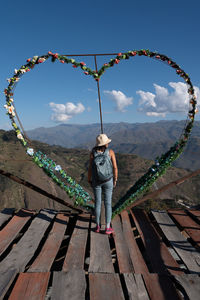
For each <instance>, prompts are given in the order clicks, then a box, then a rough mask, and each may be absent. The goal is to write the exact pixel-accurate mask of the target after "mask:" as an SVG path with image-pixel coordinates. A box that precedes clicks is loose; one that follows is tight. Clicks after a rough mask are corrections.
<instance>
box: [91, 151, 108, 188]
mask: <svg viewBox="0 0 200 300" xmlns="http://www.w3.org/2000/svg"><path fill="white" fill-rule="evenodd" d="M92 153H93V156H94V159H93V162H92V178H93V179H94V180H95V182H96V183H100V182H106V181H108V180H109V179H111V178H112V177H113V165H112V161H111V158H110V155H109V149H106V150H105V151H104V152H97V151H95V150H93V151H92Z"/></svg>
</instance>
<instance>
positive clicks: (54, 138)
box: [27, 120, 200, 171]
mask: <svg viewBox="0 0 200 300" xmlns="http://www.w3.org/2000/svg"><path fill="white" fill-rule="evenodd" d="M184 124H185V121H176V120H172V121H164V120H160V121H158V122H155V123H150V122H146V123H126V122H120V123H105V124H104V132H105V133H106V134H107V135H108V136H109V137H110V138H111V139H112V148H113V150H114V151H116V152H118V153H129V154H136V155H140V156H141V157H143V158H146V159H155V158H156V157H157V156H160V155H161V154H163V153H165V152H166V151H167V150H168V149H169V148H170V147H171V146H172V145H173V144H174V143H175V142H176V140H177V139H178V138H179V137H180V135H181V133H182V131H183V128H184ZM99 132H100V125H99V124H98V123H94V124H86V125H83V124H82V125H79V124H60V125H57V126H55V127H50V128H43V129H41V128H37V129H34V130H31V131H27V134H28V136H29V137H30V138H31V139H33V140H38V141H42V142H45V143H47V144H49V145H59V146H62V147H66V148H81V149H87V150H91V149H92V147H93V146H94V143H95V137H96V136H97V135H98V134H99ZM199 153H200V121H196V122H195V123H194V128H193V130H192V133H191V137H190V139H189V142H188V144H187V146H186V148H185V151H184V153H183V154H182V155H181V159H178V160H177V161H176V162H175V164H174V165H175V166H177V167H179V168H187V169H190V170H191V171H192V170H195V169H197V168H200V159H199Z"/></svg>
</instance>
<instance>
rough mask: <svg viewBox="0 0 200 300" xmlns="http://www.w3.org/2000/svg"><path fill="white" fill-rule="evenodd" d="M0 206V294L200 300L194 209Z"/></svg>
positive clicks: (199, 242) (198, 228)
mask: <svg viewBox="0 0 200 300" xmlns="http://www.w3.org/2000/svg"><path fill="white" fill-rule="evenodd" d="M112 226H113V228H114V230H115V233H114V234H113V235H111V236H107V235H105V234H104V232H103V231H102V232H101V233H99V234H98V233H95V232H94V228H95V224H94V221H93V217H92V216H91V215H89V214H88V215H87V214H82V215H73V214H71V213H70V211H69V212H67V211H65V212H61V211H59V212H57V211H52V210H48V209H47V210H41V211H40V212H34V211H29V210H25V209H22V210H20V211H18V212H15V211H14V210H12V209H4V210H3V211H1V212H0V299H12V300H18V299H20V300H21V299H28V300H31V299H37V300H39V299H45V300H46V299H53V300H54V299H55V300H57V299H60V300H64V299H71V300H73V299H77V300H81V299H91V300H93V299H94V300H96V299H99V300H103V299H106V300H107V299H109V300H112V299H113V300H114V299H115V300H117V299H120V300H121V299H134V300H135V299H136V300H146V299H151V300H154V299H155V300H168V299H170V300H172V299H194V300H198V299H200V211H197V210H169V211H167V212H166V211H163V212H161V211H152V212H151V213H149V214H147V213H145V212H144V211H142V210H132V211H129V212H126V211H124V212H123V213H121V215H119V216H117V217H116V218H115V219H114V220H113V222H112Z"/></svg>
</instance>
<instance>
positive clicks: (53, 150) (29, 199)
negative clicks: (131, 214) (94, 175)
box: [0, 130, 200, 209]
mask: <svg viewBox="0 0 200 300" xmlns="http://www.w3.org/2000/svg"><path fill="white" fill-rule="evenodd" d="M113 136H114V135H112V137H113ZM113 141H114V138H113ZM32 146H33V148H34V149H35V150H41V151H42V152H43V153H46V154H47V155H48V156H49V157H51V158H52V159H53V160H54V161H55V162H56V163H57V164H59V165H61V166H62V167H63V169H64V170H65V171H66V172H67V174H69V175H70V176H72V177H73V178H74V179H75V180H76V181H77V182H78V183H80V184H81V186H83V187H84V189H85V190H87V191H88V192H89V193H90V194H91V195H92V189H91V187H90V186H89V184H88V182H87V169H88V163H89V153H90V152H89V150H87V149H67V148H64V147H61V146H50V145H48V144H45V143H41V142H36V141H34V142H32ZM116 158H117V163H118V168H119V178H118V184H117V187H116V188H115V189H114V194H113V203H116V202H117V201H118V200H119V199H120V198H121V197H122V196H123V195H124V194H125V193H126V191H127V190H128V189H130V187H131V186H132V185H133V184H134V183H135V182H136V181H137V180H138V179H139V178H140V177H141V176H142V175H143V174H144V173H146V171H147V170H148V169H149V167H150V166H151V165H152V163H153V162H152V160H148V159H144V158H141V157H140V156H138V155H135V154H123V153H117V154H116ZM0 169H2V170H4V171H7V172H10V173H11V174H13V175H16V176H19V177H20V178H22V179H24V180H26V181H28V182H30V183H32V184H34V185H36V186H38V187H40V188H42V189H43V190H46V191H48V192H49V193H52V194H53V195H55V196H57V197H60V198H62V199H64V200H66V201H69V202H70V201H71V200H70V199H69V198H68V196H67V195H66V193H65V192H64V191H63V190H62V189H60V188H59V187H58V186H57V185H56V184H55V183H54V182H53V181H52V180H51V179H50V178H49V177H48V176H47V175H46V174H45V173H44V172H43V171H42V170H41V169H40V168H38V167H37V166H36V165H35V164H34V163H33V162H32V160H31V158H30V157H29V156H28V155H27V154H26V153H25V150H24V148H23V146H22V145H21V143H20V142H19V141H18V140H17V138H16V135H15V133H14V131H3V130H0ZM189 173H190V172H189V171H188V170H184V169H179V168H175V167H170V168H169V169H168V171H167V172H166V174H165V175H163V176H162V177H161V178H159V179H158V180H157V181H156V183H155V184H154V185H153V186H152V189H151V190H155V189H158V188H160V187H162V186H164V185H166V184H168V183H169V182H171V181H174V180H177V179H179V178H181V177H183V176H186V175H188V174H189ZM199 190H200V176H196V177H193V178H192V179H190V180H187V181H185V182H184V183H183V184H180V185H178V186H176V187H173V188H172V189H170V190H167V191H165V192H164V193H162V194H161V195H159V197H158V198H157V199H152V200H151V201H147V204H146V205H147V206H148V207H149V208H156V209H166V208H168V207H174V206H176V207H177V205H178V203H179V202H180V201H183V202H184V203H187V205H190V206H194V205H199V204H200V197H199ZM161 199H163V200H161ZM4 207H15V208H20V207H27V208H30V209H40V208H44V207H46V208H54V209H66V207H63V206H61V205H60V204H57V203H55V202H54V201H52V200H51V199H49V198H47V197H44V196H42V195H40V194H38V193H36V192H35V191H32V190H30V189H28V188H26V187H24V186H23V185H20V184H18V183H16V182H13V181H12V180H10V179H8V178H7V177H4V176H2V175H0V209H2V208H4Z"/></svg>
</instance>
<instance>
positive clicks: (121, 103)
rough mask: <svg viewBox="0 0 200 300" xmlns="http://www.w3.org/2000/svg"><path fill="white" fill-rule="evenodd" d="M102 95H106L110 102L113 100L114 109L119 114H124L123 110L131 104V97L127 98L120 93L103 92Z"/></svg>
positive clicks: (113, 91)
mask: <svg viewBox="0 0 200 300" xmlns="http://www.w3.org/2000/svg"><path fill="white" fill-rule="evenodd" d="M104 94H106V95H108V96H109V97H110V99H111V100H113V101H114V102H115V104H116V109H117V110H118V111H120V112H125V111H126V110H125V108H126V107H127V106H128V105H131V104H133V97H127V96H126V95H125V94H124V93H122V92H121V91H115V90H112V91H104Z"/></svg>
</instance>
